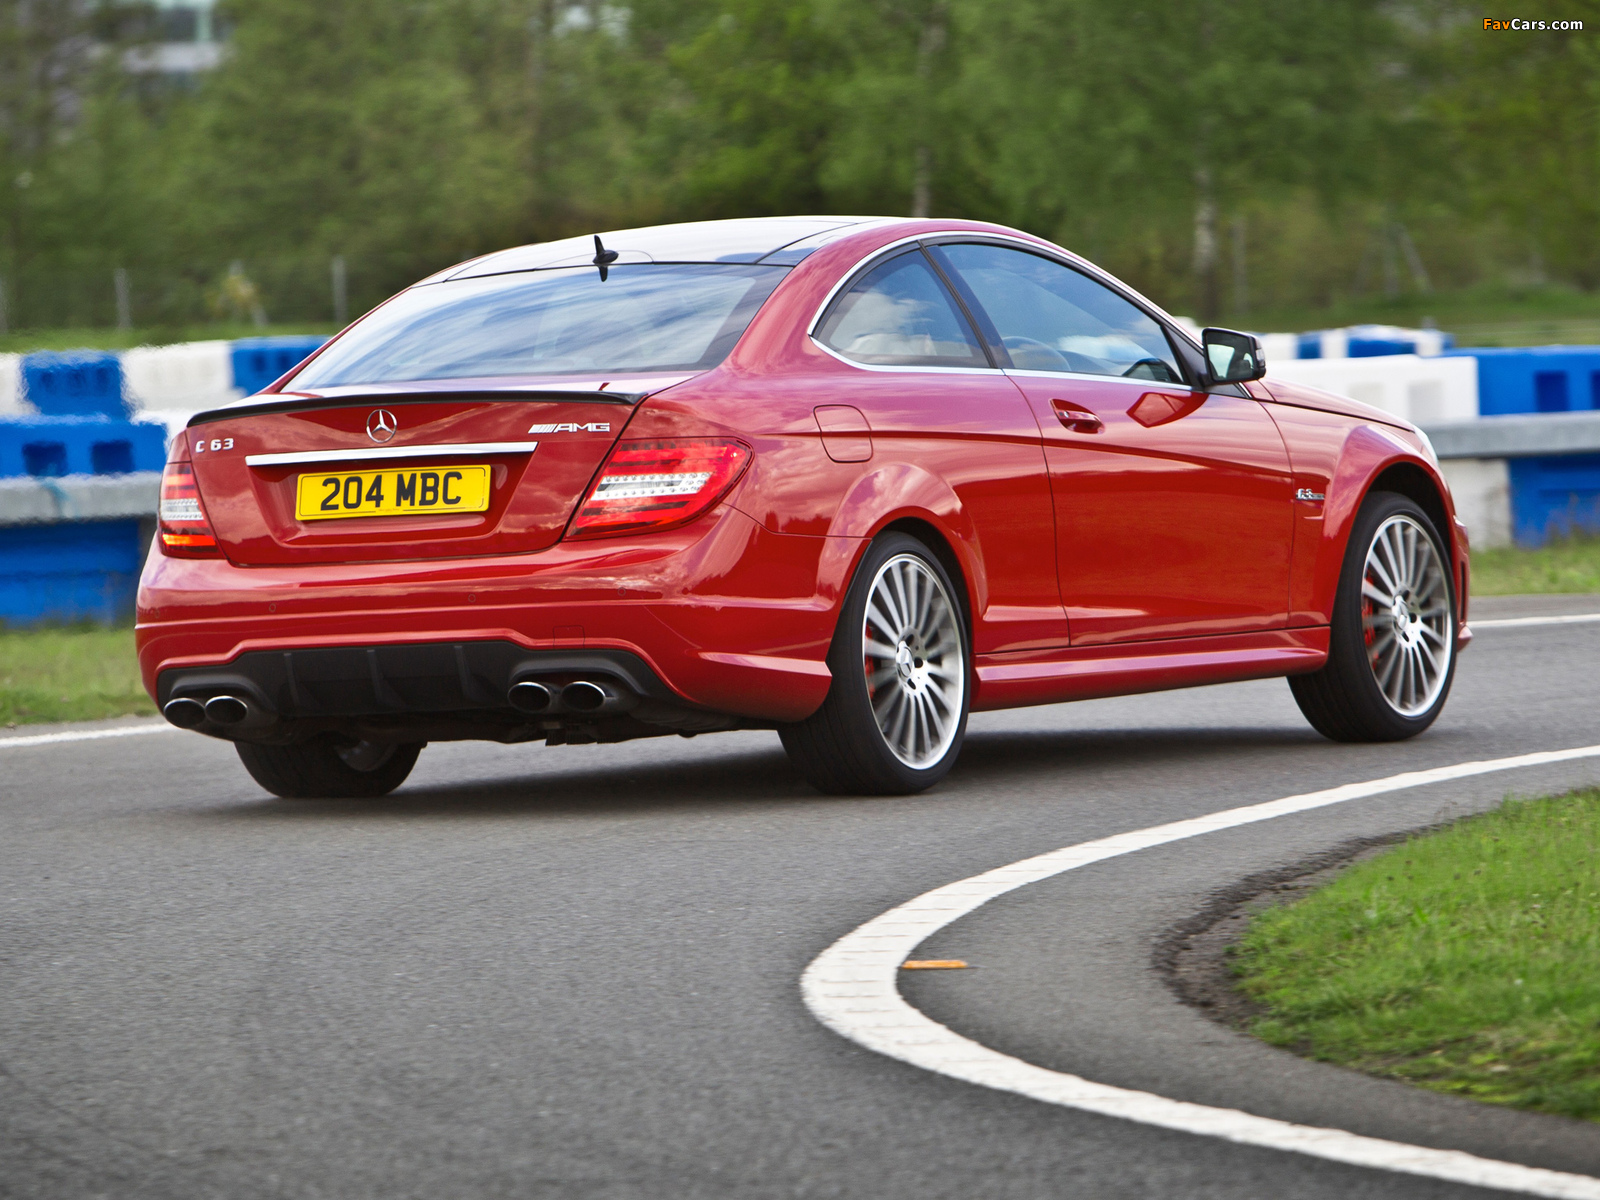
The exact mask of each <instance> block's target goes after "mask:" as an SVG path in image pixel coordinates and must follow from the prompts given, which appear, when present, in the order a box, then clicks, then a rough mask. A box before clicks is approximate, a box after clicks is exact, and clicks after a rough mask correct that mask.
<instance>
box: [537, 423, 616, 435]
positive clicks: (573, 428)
mask: <svg viewBox="0 0 1600 1200" xmlns="http://www.w3.org/2000/svg"><path fill="white" fill-rule="evenodd" d="M528 432H529V433H610V432H611V422H610V421H588V422H586V423H584V424H582V425H574V424H573V423H572V422H570V421H567V422H564V423H562V424H559V425H532V426H529V428H528Z"/></svg>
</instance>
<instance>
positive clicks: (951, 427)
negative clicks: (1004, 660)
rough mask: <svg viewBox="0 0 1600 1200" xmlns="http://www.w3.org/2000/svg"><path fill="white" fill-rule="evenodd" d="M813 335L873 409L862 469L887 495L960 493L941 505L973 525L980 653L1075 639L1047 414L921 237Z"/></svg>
mask: <svg viewBox="0 0 1600 1200" xmlns="http://www.w3.org/2000/svg"><path fill="white" fill-rule="evenodd" d="M812 336H813V339H814V340H815V342H816V343H817V344H818V345H819V346H821V347H822V348H823V349H824V350H825V351H827V352H828V353H829V354H830V355H832V356H833V357H834V358H835V359H838V360H840V362H842V363H843V364H846V365H847V366H848V367H851V368H854V369H853V370H850V371H849V372H848V375H847V379H846V380H845V381H844V383H845V386H844V387H842V388H840V387H837V386H835V387H834V388H833V389H831V390H832V393H833V396H834V397H835V398H836V399H835V403H839V404H848V405H851V406H853V407H855V408H857V409H859V410H860V411H861V413H862V414H863V415H864V416H865V418H866V425H867V426H868V428H869V429H870V437H871V447H872V449H871V462H870V463H866V462H864V463H863V464H862V467H863V474H867V473H870V474H871V475H872V477H873V487H874V488H880V487H881V488H883V489H887V491H886V493H885V495H884V497H883V500H884V502H886V503H888V504H891V505H892V504H894V503H895V502H896V496H897V495H900V496H904V495H907V494H918V495H923V496H928V495H929V494H930V493H929V490H928V489H929V488H933V489H934V490H935V491H943V493H944V495H946V496H953V499H954V503H953V504H951V505H950V506H949V507H950V509H951V511H946V512H941V513H940V514H939V515H940V516H941V517H942V518H943V519H944V520H945V521H946V522H947V523H948V524H949V525H951V526H952V528H955V529H958V530H960V529H965V530H969V531H970V533H969V537H970V538H971V541H972V545H971V547H970V548H971V550H972V552H973V557H974V558H975V560H976V563H977V565H978V575H979V577H978V578H975V579H973V580H972V581H971V583H972V595H973V601H974V612H973V651H974V653H977V654H995V653H1004V652H1015V651H1023V650H1031V649H1041V648H1046V647H1050V646H1064V645H1067V644H1068V641H1069V637H1068V626H1067V620H1066V614H1065V613H1064V611H1063V610H1062V607H1061V597H1060V592H1059V589H1058V587H1057V584H1056V565H1055V518H1054V513H1053V509H1052V503H1051V494H1050V481H1049V473H1048V469H1047V467H1046V465H1045V458H1044V450H1043V446H1042V444H1041V439H1040V433H1039V424H1038V422H1037V421H1036V420H1035V419H1034V416H1033V412H1032V410H1031V409H1030V408H1029V406H1028V404H1027V402H1026V401H1025V400H1024V399H1023V397H1022V396H1021V395H1019V394H1018V392H1017V389H1016V388H1015V387H1014V386H1012V384H1011V383H1010V382H1009V381H1007V379H1006V377H1005V375H1004V373H1003V372H1002V371H1001V370H1000V368H999V366H998V364H997V363H995V361H994V358H993V356H992V354H991V353H990V352H989V351H988V350H987V349H986V348H985V346H984V344H983V342H982V341H981V340H980V339H979V338H978V336H977V334H976V333H975V332H974V330H973V328H972V325H971V321H970V319H969V317H968V316H967V314H966V313H965V312H964V311H963V309H962V306H961V304H960V303H959V302H958V301H957V299H956V297H955V296H954V295H953V294H952V293H951V291H950V289H949V287H948V286H947V285H946V283H945V282H944V281H943V280H942V279H941V278H940V275H939V273H938V272H937V271H936V270H935V269H934V267H933V265H932V263H931V262H929V260H928V258H927V256H926V255H925V254H924V252H923V251H922V249H921V248H920V247H917V246H913V247H910V248H909V249H907V250H903V251H900V252H898V253H891V254H890V256H889V257H887V258H885V259H884V260H882V261H880V262H878V263H876V264H872V265H870V266H869V267H868V268H867V269H866V270H865V271H864V272H862V273H861V274H860V275H859V276H857V278H856V279H855V280H854V281H853V282H852V283H850V284H849V285H848V286H847V287H846V288H844V289H843V290H842V291H841V292H840V293H839V295H838V296H837V297H835V299H834V300H833V301H832V303H831V304H830V305H829V307H828V309H827V311H826V312H825V313H824V314H823V315H822V319H821V320H820V322H819V323H818V324H817V327H816V329H815V331H814V333H813V335H812ZM928 502H930V503H937V504H944V503H945V501H943V500H930V501H928Z"/></svg>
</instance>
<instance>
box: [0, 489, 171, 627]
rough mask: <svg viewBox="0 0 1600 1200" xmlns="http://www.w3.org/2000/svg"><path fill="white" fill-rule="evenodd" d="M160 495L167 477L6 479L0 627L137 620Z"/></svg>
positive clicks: (1, 503) (0, 524)
mask: <svg viewBox="0 0 1600 1200" xmlns="http://www.w3.org/2000/svg"><path fill="white" fill-rule="evenodd" d="M160 493H161V473H160V472H159V471H135V472H131V473H129V474H126V475H118V476H84V475H67V476H62V477H60V478H44V479H34V478H26V477H25V478H20V479H18V478H13V479H0V622H4V623H5V624H7V625H35V624H39V623H40V622H47V621H57V622H71V621H98V622H101V623H103V624H111V623H113V622H116V621H121V620H127V619H128V618H129V617H131V616H132V615H133V601H134V593H135V591H136V590H137V588H138V585H139V572H140V570H141V569H142V568H143V566H144V556H145V554H146V553H148V551H149V546H150V539H151V538H152V536H154V533H155V510H156V501H157V498H158V497H159V495H160Z"/></svg>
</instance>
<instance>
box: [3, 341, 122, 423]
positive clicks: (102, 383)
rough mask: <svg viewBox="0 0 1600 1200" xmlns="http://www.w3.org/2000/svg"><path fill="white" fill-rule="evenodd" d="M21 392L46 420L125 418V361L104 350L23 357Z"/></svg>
mask: <svg viewBox="0 0 1600 1200" xmlns="http://www.w3.org/2000/svg"><path fill="white" fill-rule="evenodd" d="M22 390H23V394H24V395H25V396H26V397H27V400H28V403H29V404H31V405H33V407H34V408H36V409H37V410H38V411H39V412H40V414H41V415H43V416H47V417H113V418H125V417H126V416H127V415H128V408H127V404H126V402H125V401H124V399H123V394H122V360H121V358H120V357H118V356H117V355H116V354H114V353H112V352H110V351H104V350H72V351H66V352H62V351H55V350H47V351H41V352H39V353H37V354H25V355H23V357H22Z"/></svg>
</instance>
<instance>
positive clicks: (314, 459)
mask: <svg viewBox="0 0 1600 1200" xmlns="http://www.w3.org/2000/svg"><path fill="white" fill-rule="evenodd" d="M538 445H539V443H538V442H435V443H431V444H428V445H422V446H388V447H378V446H374V447H373V448H372V449H371V450H305V451H291V452H289V453H285V454H246V455H245V456H244V464H245V466H247V467H288V466H295V465H297V464H310V463H335V462H370V461H372V460H373V459H396V458H440V457H453V456H456V455H462V454H531V453H533V451H534V450H535V449H536V448H537V447H538Z"/></svg>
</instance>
